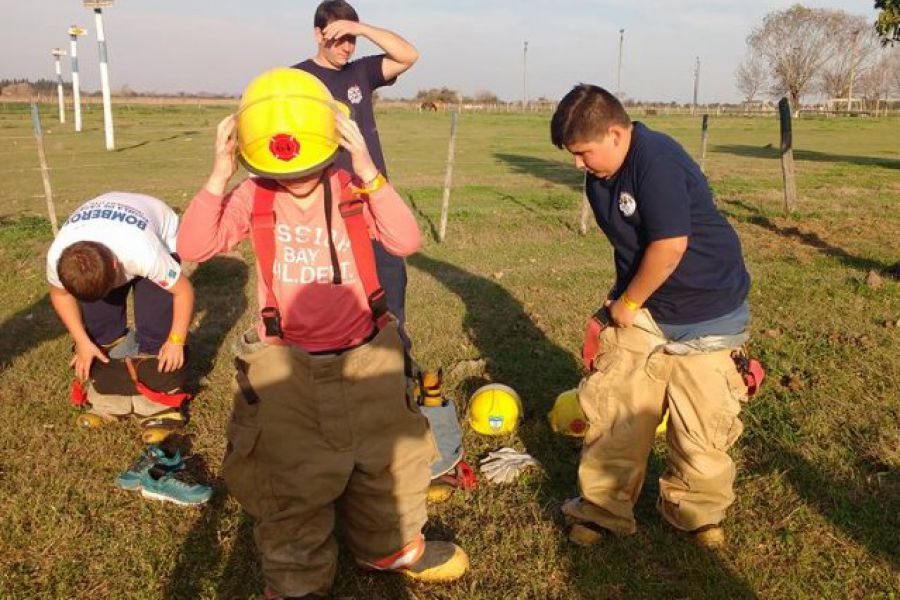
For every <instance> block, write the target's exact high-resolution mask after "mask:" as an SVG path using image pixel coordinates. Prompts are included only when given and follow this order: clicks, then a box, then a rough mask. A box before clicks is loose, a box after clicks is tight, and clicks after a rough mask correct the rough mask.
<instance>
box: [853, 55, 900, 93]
mask: <svg viewBox="0 0 900 600" xmlns="http://www.w3.org/2000/svg"><path fill="white" fill-rule="evenodd" d="M895 75H896V78H897V79H898V80H900V54H898V53H897V52H896V51H893V52H892V51H891V49H890V48H884V49H882V51H881V52H880V53H879V56H878V60H876V61H874V62H873V64H872V66H871V67H869V68H868V69H866V71H865V73H863V75H862V77H860V78H859V88H858V89H859V93H860V95H862V97H863V98H865V99H866V100H869V101H877V100H879V99H881V100H885V99H887V98H889V97H890V96H891V89H892V88H893V87H895V82H894V81H892V78H893V77H894V76H895ZM854 89H856V88H854Z"/></svg>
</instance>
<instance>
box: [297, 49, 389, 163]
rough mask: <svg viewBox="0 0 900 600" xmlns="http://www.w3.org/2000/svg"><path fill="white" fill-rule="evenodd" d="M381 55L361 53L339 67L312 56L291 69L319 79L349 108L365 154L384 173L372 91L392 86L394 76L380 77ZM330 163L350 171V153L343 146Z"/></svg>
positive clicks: (336, 98)
mask: <svg viewBox="0 0 900 600" xmlns="http://www.w3.org/2000/svg"><path fill="white" fill-rule="evenodd" d="M384 58H385V55H384V54H379V55H376V56H364V57H363V58H360V59H358V60H353V61H350V62H348V63H347V64H346V65H345V66H344V68H343V69H340V70H336V69H328V68H326V67H323V66H320V65H318V64H316V62H315V61H314V60H313V59H309V60H305V61H303V62H302V63H299V64H296V65H294V66H293V68H294V69H300V70H302V71H306V72H307V73H310V74H311V75H315V76H316V77H318V78H319V79H321V80H322V83H324V84H325V87H327V88H328V91H330V92H331V95H332V96H334V99H335V100H337V101H338V102H342V103H344V104H346V105H347V106H348V107H349V108H350V117H351V118H352V119H353V120H354V121H356V124H357V125H359V130H360V132H361V133H362V134H363V138H365V140H366V145H367V146H368V148H369V154H371V155H372V162H374V163H375V166H376V167H378V169H379V170H380V171H381V172H382V173H383V174H384V175H385V176H387V166H386V165H385V164H384V154H383V153H382V151H381V141H380V140H379V139H378V126H377V125H376V124H375V111H374V109H373V107H372V93H373V92H374V91H375V90H376V89H378V88H380V87H382V86H385V85H392V84H393V83H394V82H395V81H396V79H392V80H390V81H388V80H386V79H385V78H384V71H383V70H382V63H383V62H384ZM334 164H335V166H336V167H338V168H340V169H344V170H346V171H348V172H350V173H352V172H353V168H352V166H351V163H350V155H349V154H348V153H347V152H346V151H345V150H344V149H343V148H341V150H340V151H339V152H338V156H337V159H336V160H335V162H334Z"/></svg>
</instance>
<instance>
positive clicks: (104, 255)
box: [56, 242, 116, 302]
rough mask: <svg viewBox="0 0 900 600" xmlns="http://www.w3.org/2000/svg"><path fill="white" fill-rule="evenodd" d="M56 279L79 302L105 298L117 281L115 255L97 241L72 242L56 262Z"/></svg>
mask: <svg viewBox="0 0 900 600" xmlns="http://www.w3.org/2000/svg"><path fill="white" fill-rule="evenodd" d="M56 273H57V275H58V276H59V282H60V283H62V285H63V287H64V288H66V291H67V292H69V293H70V294H72V295H73V296H75V297H76V298H78V299H79V300H81V301H82V302H96V301H97V300H100V299H101V298H105V297H106V295H107V294H109V292H111V291H112V289H113V288H114V287H115V285H116V258H115V255H114V254H113V253H112V250H110V249H109V248H107V247H106V246H104V245H103V244H100V243H98V242H75V243H74V244H72V245H70V246H67V247H66V248H65V249H64V250H63V251H62V254H60V255H59V260H58V261H57V262H56Z"/></svg>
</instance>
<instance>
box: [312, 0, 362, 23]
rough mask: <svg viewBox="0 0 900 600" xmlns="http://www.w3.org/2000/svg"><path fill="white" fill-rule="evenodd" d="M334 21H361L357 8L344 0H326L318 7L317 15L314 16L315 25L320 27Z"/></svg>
mask: <svg viewBox="0 0 900 600" xmlns="http://www.w3.org/2000/svg"><path fill="white" fill-rule="evenodd" d="M332 21H357V22H358V21H359V15H358V14H356V10H355V9H354V8H353V7H352V6H350V5H349V4H348V3H347V2H344V0H325V1H324V2H322V3H321V4H319V6H318V7H316V16H315V17H313V26H314V27H318V28H319V29H325V27H326V26H327V25H328V24H329V23H331V22H332Z"/></svg>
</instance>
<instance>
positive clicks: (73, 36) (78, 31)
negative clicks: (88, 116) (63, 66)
mask: <svg viewBox="0 0 900 600" xmlns="http://www.w3.org/2000/svg"><path fill="white" fill-rule="evenodd" d="M85 33H87V32H86V31H85V30H84V29H82V28H81V27H79V26H78V25H72V26H71V27H69V56H70V57H71V59H72V104H73V105H74V106H75V131H76V132H77V131H81V83H80V79H79V77H78V36H80V35H84V34H85Z"/></svg>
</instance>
